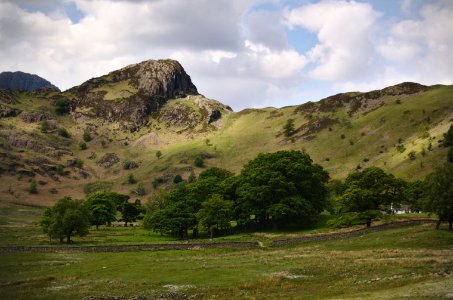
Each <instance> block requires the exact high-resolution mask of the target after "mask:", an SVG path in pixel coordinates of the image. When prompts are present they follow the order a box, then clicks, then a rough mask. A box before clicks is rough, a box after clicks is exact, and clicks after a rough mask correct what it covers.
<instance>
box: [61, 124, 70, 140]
mask: <svg viewBox="0 0 453 300" xmlns="http://www.w3.org/2000/svg"><path fill="white" fill-rule="evenodd" d="M58 135H59V136H62V137H64V138H70V137H71V135H70V134H69V132H68V131H67V130H66V128H64V127H60V128H58Z"/></svg>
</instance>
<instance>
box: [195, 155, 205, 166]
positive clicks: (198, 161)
mask: <svg viewBox="0 0 453 300" xmlns="http://www.w3.org/2000/svg"><path fill="white" fill-rule="evenodd" d="M194 165H195V166H196V167H199V168H202V167H203V166H204V160H203V158H201V157H200V156H197V157H195V160H194Z"/></svg>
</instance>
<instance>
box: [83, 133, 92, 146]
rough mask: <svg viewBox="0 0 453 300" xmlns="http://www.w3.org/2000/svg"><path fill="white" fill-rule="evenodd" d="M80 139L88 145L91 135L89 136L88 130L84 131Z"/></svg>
mask: <svg viewBox="0 0 453 300" xmlns="http://www.w3.org/2000/svg"><path fill="white" fill-rule="evenodd" d="M82 137H83V140H84V141H85V142H87V143H88V142H89V141H91V134H90V132H89V131H88V130H85V131H84V132H83V136H82Z"/></svg>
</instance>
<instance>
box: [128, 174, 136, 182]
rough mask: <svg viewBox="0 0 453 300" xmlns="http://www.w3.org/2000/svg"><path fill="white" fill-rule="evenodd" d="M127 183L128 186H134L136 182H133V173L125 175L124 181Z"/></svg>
mask: <svg viewBox="0 0 453 300" xmlns="http://www.w3.org/2000/svg"><path fill="white" fill-rule="evenodd" d="M126 181H127V183H129V184H134V183H136V182H137V180H135V177H134V174H133V173H129V174H127V179H126Z"/></svg>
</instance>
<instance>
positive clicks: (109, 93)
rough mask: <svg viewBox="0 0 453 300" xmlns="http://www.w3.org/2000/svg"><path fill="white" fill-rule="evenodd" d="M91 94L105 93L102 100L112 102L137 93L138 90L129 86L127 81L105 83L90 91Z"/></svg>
mask: <svg viewBox="0 0 453 300" xmlns="http://www.w3.org/2000/svg"><path fill="white" fill-rule="evenodd" d="M92 91H93V92H106V94H105V95H104V100H108V101H112V100H119V99H123V98H128V97H130V96H132V95H134V94H136V93H137V92H138V90H137V89H136V88H134V87H132V86H131V85H130V84H129V80H123V81H119V82H113V83H106V84H104V85H102V86H101V87H99V88H95V89H93V90H92Z"/></svg>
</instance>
